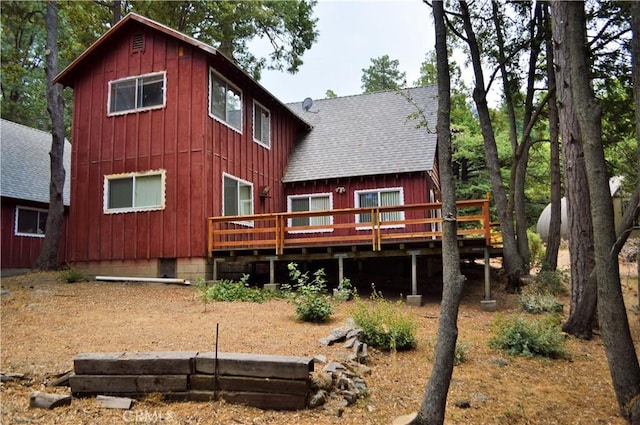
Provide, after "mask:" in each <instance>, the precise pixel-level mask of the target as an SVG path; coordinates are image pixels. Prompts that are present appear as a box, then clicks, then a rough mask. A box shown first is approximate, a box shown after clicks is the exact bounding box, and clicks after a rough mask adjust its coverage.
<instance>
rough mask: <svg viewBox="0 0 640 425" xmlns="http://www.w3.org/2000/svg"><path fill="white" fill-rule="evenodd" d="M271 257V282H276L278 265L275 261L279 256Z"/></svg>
mask: <svg viewBox="0 0 640 425" xmlns="http://www.w3.org/2000/svg"><path fill="white" fill-rule="evenodd" d="M268 258H269V283H270V284H274V283H276V265H275V262H276V260H277V259H278V257H268Z"/></svg>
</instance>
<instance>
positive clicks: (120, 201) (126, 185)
mask: <svg viewBox="0 0 640 425" xmlns="http://www.w3.org/2000/svg"><path fill="white" fill-rule="evenodd" d="M165 186H166V171H165V170H153V171H145V172H137V173H127V174H112V175H106V176H104V213H105V214H119V213H127V212H138V211H156V210H163V209H164V208H165Z"/></svg>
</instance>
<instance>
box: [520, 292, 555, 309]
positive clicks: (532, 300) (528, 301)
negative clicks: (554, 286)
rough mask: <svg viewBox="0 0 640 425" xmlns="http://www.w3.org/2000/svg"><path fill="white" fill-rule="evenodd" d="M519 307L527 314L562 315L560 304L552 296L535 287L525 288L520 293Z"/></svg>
mask: <svg viewBox="0 0 640 425" xmlns="http://www.w3.org/2000/svg"><path fill="white" fill-rule="evenodd" d="M520 305H521V306H522V310H524V311H526V312H527V313H533V314H540V313H562V310H563V308H564V304H562V303H561V302H560V301H559V300H558V299H557V298H556V297H555V296H554V295H553V294H551V293H549V292H548V291H545V290H542V291H541V290H539V288H536V287H526V288H524V289H523V290H522V292H521V293H520Z"/></svg>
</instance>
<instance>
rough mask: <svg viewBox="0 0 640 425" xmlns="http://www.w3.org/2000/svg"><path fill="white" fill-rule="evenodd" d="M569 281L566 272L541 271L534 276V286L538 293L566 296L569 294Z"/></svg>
mask: <svg viewBox="0 0 640 425" xmlns="http://www.w3.org/2000/svg"><path fill="white" fill-rule="evenodd" d="M569 279H570V276H569V272H568V271H567V270H555V271H541V272H540V273H538V274H537V275H536V278H535V285H536V287H537V290H538V292H548V293H550V294H553V295H567V294H568V293H569V290H568V287H569Z"/></svg>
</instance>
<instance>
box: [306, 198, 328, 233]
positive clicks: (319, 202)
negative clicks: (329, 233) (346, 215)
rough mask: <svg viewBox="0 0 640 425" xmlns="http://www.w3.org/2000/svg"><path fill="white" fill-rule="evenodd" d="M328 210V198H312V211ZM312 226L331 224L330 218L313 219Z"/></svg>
mask: <svg viewBox="0 0 640 425" xmlns="http://www.w3.org/2000/svg"><path fill="white" fill-rule="evenodd" d="M328 209H329V197H328V196H314V197H312V198H311V211H326V210H328ZM311 224H312V225H314V226H319V225H323V224H330V217H329V216H322V217H311Z"/></svg>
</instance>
